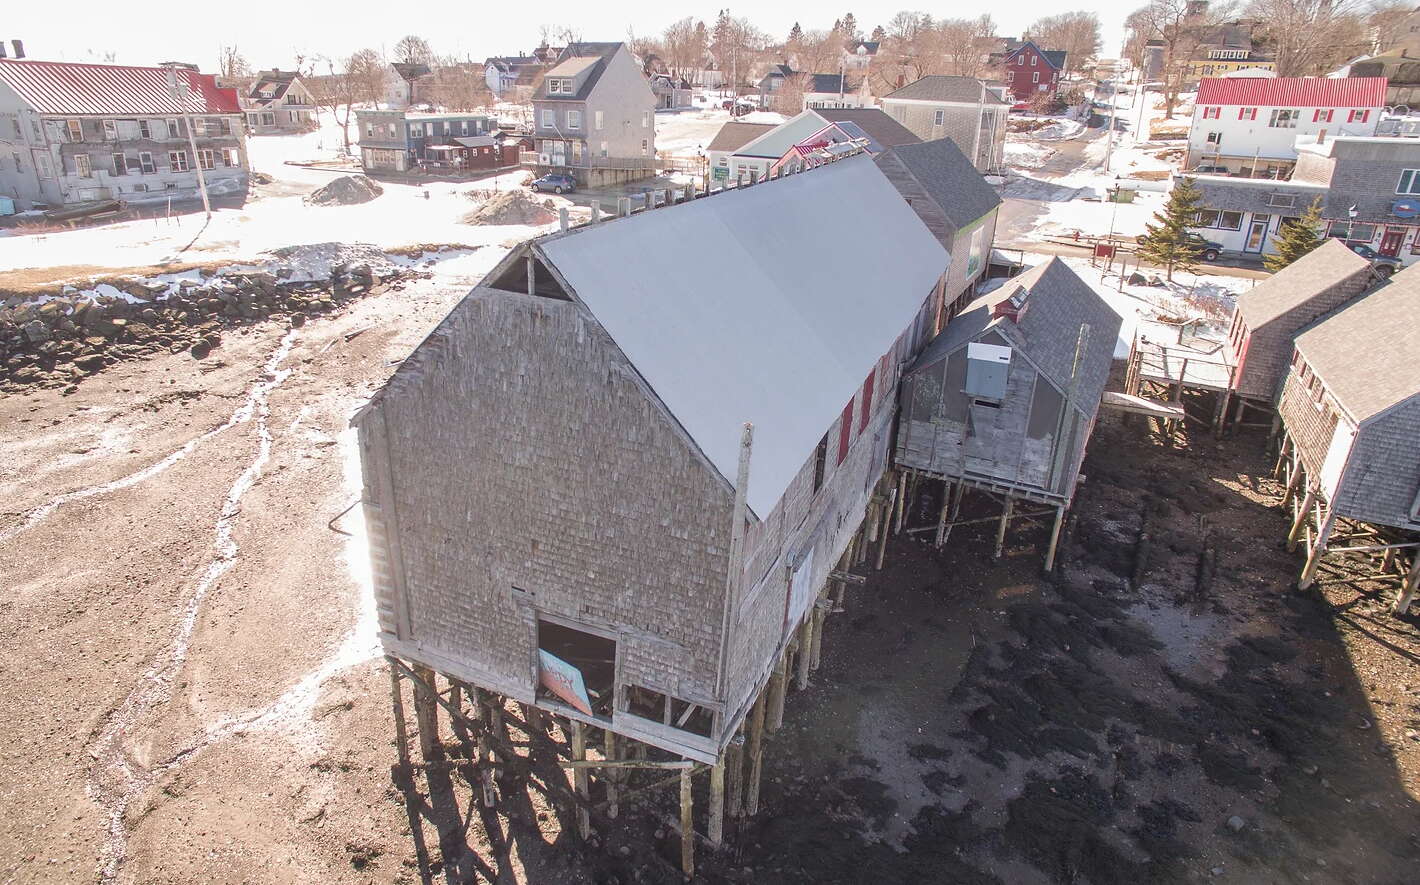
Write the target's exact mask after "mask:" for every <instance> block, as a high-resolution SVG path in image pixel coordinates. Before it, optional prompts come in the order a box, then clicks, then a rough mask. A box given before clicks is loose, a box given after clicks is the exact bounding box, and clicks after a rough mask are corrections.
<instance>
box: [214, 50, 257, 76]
mask: <svg viewBox="0 0 1420 885" xmlns="http://www.w3.org/2000/svg"><path fill="white" fill-rule="evenodd" d="M217 73H218V74H219V75H220V76H223V77H250V76H251V65H249V64H247V60H246V58H245V57H244V56H243V55H242V54H241V53H240V52H238V51H237V47H236V46H223V47H221V48H220V49H218V57H217Z"/></svg>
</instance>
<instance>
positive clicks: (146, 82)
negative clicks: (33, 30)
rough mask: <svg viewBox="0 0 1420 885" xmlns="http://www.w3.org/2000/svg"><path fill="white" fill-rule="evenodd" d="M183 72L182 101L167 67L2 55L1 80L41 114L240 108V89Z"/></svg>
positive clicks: (195, 111) (216, 111)
mask: <svg viewBox="0 0 1420 885" xmlns="http://www.w3.org/2000/svg"><path fill="white" fill-rule="evenodd" d="M178 76H179V77H180V78H182V77H186V79H187V85H188V95H187V100H186V101H185V102H183V103H179V102H178V101H176V100H175V99H174V98H173V97H172V94H171V93H170V92H169V90H168V74H167V71H166V70H164V69H163V68H140V67H125V66H120V65H81V64H69V63H67V62H52V61H29V60H25V61H19V60H14V59H0V81H3V82H4V83H5V84H6V85H7V86H9V87H10V88H11V89H13V90H15V92H16V94H18V95H19V96H20V97H21V98H22V99H24V100H25V101H26V102H28V103H29V104H30V106H31V107H33V108H34V109H35V110H36V111H38V112H39V113H41V114H76V115H88V114H113V115H123V114H180V113H183V112H184V111H186V112H187V113H190V114H237V113H241V105H240V103H239V101H238V100H237V91H236V90H235V89H219V88H218V87H217V80H216V78H215V77H214V76H212V75H211V74H200V73H198V72H196V71H183V70H179V71H178ZM184 104H185V105H186V107H184V106H183V105H184Z"/></svg>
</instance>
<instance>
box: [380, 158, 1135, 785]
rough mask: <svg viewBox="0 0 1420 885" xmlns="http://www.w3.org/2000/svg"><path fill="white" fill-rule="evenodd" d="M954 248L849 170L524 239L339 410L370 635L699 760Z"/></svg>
mask: <svg viewBox="0 0 1420 885" xmlns="http://www.w3.org/2000/svg"><path fill="white" fill-rule="evenodd" d="M864 218H871V219H872V223H871V224H864V223H862V219H864ZM835 228H837V229H839V231H840V233H841V235H842V238H843V239H844V241H851V242H852V248H851V249H828V250H825V249H824V248H823V242H824V241H825V240H824V238H825V236H833V235H834V234H833V231H834V229H835ZM703 255H714V256H716V261H717V264H719V266H720V267H722V268H724V269H725V272H705V271H701V270H688V268H691V267H693V266H695V265H696V264H697V263H698V262H699V261H700V256H703ZM947 265H948V255H947V253H946V251H945V250H944V249H943V248H942V247H941V246H940V245H939V244H938V242H937V241H936V239H934V238H933V236H932V235H931V234H930V233H929V232H928V231H927V230H926V228H925V227H924V226H923V225H922V223H921V222H920V221H919V220H918V219H917V217H916V216H915V215H914V214H913V212H912V210H911V209H910V208H909V207H908V206H907V205H906V203H905V202H903V200H902V199H901V198H900V197H899V196H898V194H897V192H896V191H895V190H894V189H893V187H892V185H891V184H890V183H889V182H888V181H887V179H886V178H885V177H884V176H883V175H882V173H881V172H880V171H879V170H878V169H877V167H876V166H875V165H874V164H873V162H872V160H871V159H869V158H867V157H852V158H848V159H844V160H841V161H838V162H836V163H833V164H831V165H828V166H825V167H823V168H821V169H817V170H814V171H812V172H805V173H801V174H798V175H793V176H789V177H786V178H781V179H777V180H772V181H768V182H764V183H761V184H758V185H754V186H752V187H744V188H738V189H733V190H730V191H727V192H724V193H717V194H715V195H712V196H708V197H702V198H700V199H696V200H693V201H690V202H681V203H679V204H676V205H670V206H667V207H665V208H658V209H654V210H651V211H646V212H642V213H639V214H636V215H633V216H631V217H628V218H619V219H616V220H612V221H606V222H602V223H593V224H587V225H583V226H580V227H576V228H573V229H571V230H567V231H562V232H558V233H553V234H549V235H547V236H543V237H539V238H537V239H534V240H531V241H529V242H527V243H525V244H523V245H522V246H520V247H518V248H517V249H515V250H514V251H513V252H512V253H511V254H510V255H509V256H508V257H507V258H506V259H505V260H504V261H503V262H502V263H501V264H499V265H498V267H497V268H496V269H495V270H494V271H493V272H492V273H490V274H489V275H488V277H487V278H485V279H484V281H483V282H482V283H480V284H479V285H478V287H477V288H475V289H474V290H473V291H472V292H471V293H469V295H468V296H466V297H465V298H464V299H463V300H462V301H461V302H460V303H459V304H458V305H457V306H456V307H455V308H454V309H453V310H452V311H451V312H450V314H449V315H448V316H447V317H446V318H445V319H444V320H443V321H442V322H441V323H440V324H439V326H438V327H437V328H436V329H435V330H434V332H433V333H432V334H431V335H430V336H429V337H428V339H426V340H425V341H424V343H423V344H421V345H420V346H419V347H418V348H417V349H416V350H415V351H414V353H413V354H411V355H410V357H409V358H408V359H407V360H406V361H405V362H404V364H403V365H402V366H401V367H400V368H399V370H398V371H397V372H396V373H395V375H394V376H393V378H392V379H391V380H390V381H389V383H388V384H387V385H386V386H385V387H384V388H383V389H382V390H380V391H379V392H378V393H377V394H376V395H375V396H374V398H373V399H372V401H371V402H370V403H369V405H368V406H367V407H366V408H364V409H363V410H362V411H361V412H360V414H359V415H358V416H357V417H356V419H355V425H356V426H357V427H358V430H359V437H360V448H361V455H362V462H363V466H364V476H365V494H364V505H365V513H366V519H367V521H368V525H369V530H370V539H371V548H372V558H373V564H374V569H373V571H374V576H375V592H376V598H377V601H378V611H379V623H380V636H381V639H382V641H383V643H384V646H385V649H386V650H387V652H388V653H389V654H391V655H393V656H396V657H398V658H400V659H403V660H407V661H410V662H413V663H415V664H418V665H423V666H427V667H430V668H433V669H435V670H437V671H439V672H440V673H443V674H445V675H447V676H449V677H452V678H454V679H457V680H460V681H462V682H463V683H466V684H469V685H472V686H477V687H480V688H482V689H485V690H488V691H492V692H496V693H497V694H499V695H503V696H506V697H509V698H512V699H515V700H517V701H520V702H523V703H526V704H535V705H536V706H537V707H538V708H541V709H543V710H546V711H550V712H552V713H555V714H556V715H559V716H564V717H567V718H568V719H571V720H573V721H574V722H580V723H585V724H588V725H594V726H597V727H600V728H603V729H606V730H607V732H608V734H613V733H614V734H615V735H618V736H624V737H628V738H632V739H635V740H637V741H641V742H644V743H647V744H650V745H653V746H656V747H660V748H662V749H665V750H668V751H671V752H673V753H676V754H678V755H680V756H682V757H685V758H688V759H694V760H701V761H704V762H708V763H715V762H717V760H719V759H720V758H721V754H722V751H723V749H724V748H725V745H726V743H727V742H728V741H729V740H730V739H731V737H732V736H733V735H734V734H735V733H736V730H737V729H738V728H739V727H740V726H741V724H742V722H743V721H744V720H745V718H746V714H747V713H748V712H749V710H750V709H751V706H752V705H753V704H755V702H756V699H759V698H761V693H762V692H763V690H764V688H765V686H766V684H767V683H769V682H770V680H771V677H772V676H775V674H778V676H777V678H778V679H779V680H780V684H781V685H782V680H783V666H784V658H785V651H786V648H787V647H788V646H789V645H790V643H791V642H792V641H793V640H794V637H795V635H796V631H802V629H803V626H804V625H806V624H809V623H811V622H812V617H813V611H814V610H815V601H816V600H817V599H818V598H819V597H820V594H821V592H822V590H823V588H824V587H825V585H826V583H827V582H828V580H829V576H830V573H831V572H833V571H834V570H835V568H836V563H838V561H839V560H840V559H841V558H842V557H843V556H844V553H845V549H846V548H847V546H848V545H849V543H850V539H851V538H852V537H853V536H854V533H855V532H856V531H857V530H858V529H859V526H860V524H861V523H862V522H863V518H864V513H865V511H866V510H867V509H868V508H869V506H870V500H872V496H873V493H874V489H875V486H876V485H877V484H878V480H879V477H880V476H881V475H882V474H883V472H884V470H885V468H886V465H887V455H888V439H889V436H890V433H891V426H892V421H893V416H894V402H895V396H896V391H897V380H898V373H899V367H900V366H901V365H903V364H905V363H906V362H907V361H908V360H910V359H911V358H912V357H913V356H914V355H915V354H916V353H917V352H918V351H919V350H920V348H921V347H922V345H923V344H924V343H925V342H926V341H927V340H928V338H930V337H931V335H932V334H933V333H934V331H935V324H936V316H937V314H938V312H939V311H940V309H941V302H942V295H943V281H944V279H945V276H946V270H947ZM1101 334H1107V333H1105V332H1101ZM801 635H802V634H801ZM805 651H807V650H805ZM712 813H713V812H712Z"/></svg>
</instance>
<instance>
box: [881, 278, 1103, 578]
mask: <svg viewBox="0 0 1420 885" xmlns="http://www.w3.org/2000/svg"><path fill="white" fill-rule="evenodd" d="M1119 327H1120V318H1119V315H1118V314H1117V313H1115V312H1114V310H1113V309H1112V308H1111V307H1110V306H1109V305H1108V304H1106V303H1105V302H1104V300H1103V299H1101V298H1100V296H1099V295H1098V294H1096V293H1095V291H1094V290H1093V289H1091V288H1090V286H1089V285H1088V284H1086V283H1085V282H1084V281H1083V280H1081V279H1080V278H1079V277H1078V276H1076V275H1075V272H1074V271H1072V270H1070V268H1069V267H1067V266H1066V265H1065V264H1064V262H1062V261H1060V259H1058V258H1052V259H1050V260H1049V261H1047V262H1045V263H1043V264H1041V265H1038V266H1037V267H1035V268H1032V269H1031V270H1029V271H1027V272H1026V273H1024V274H1021V275H1020V276H1019V277H1016V278H1014V279H1012V280H1010V281H1009V282H1007V283H1006V284H1005V285H1004V286H1002V287H1000V288H999V289H996V290H995V291H993V292H990V293H988V294H986V295H983V296H981V297H980V298H978V299H977V300H976V301H974V302H972V303H971V304H969V305H967V307H966V309H965V310H963V311H962V312H961V314H960V315H958V316H957V317H956V318H954V319H953V320H952V321H951V322H950V323H948V324H947V327H946V328H945V329H944V330H943V331H942V334H940V335H938V336H937V338H936V340H934V341H933V342H932V343H931V345H930V346H929V347H927V349H926V350H925V351H924V352H923V353H922V355H921V356H920V357H918V358H917V360H916V361H915V362H914V363H913V364H912V366H911V367H909V368H908V370H907V372H906V374H905V376H904V379H903V397H902V417H901V419H900V422H899V427H898V433H897V452H896V463H897V465H898V466H899V467H900V468H905V469H908V470H911V471H914V472H916V473H918V474H920V475H921V476H925V477H930V478H934V479H941V480H943V481H945V482H946V483H948V484H949V485H950V486H952V487H954V488H955V500H954V502H953V505H952V511H953V513H954V512H955V511H956V509H958V508H959V507H960V501H961V495H962V493H964V492H965V490H966V489H968V488H970V489H975V490H978V491H981V492H986V493H990V494H993V495H996V496H999V497H1000V498H1001V499H1002V500H1003V502H1004V504H1005V512H1004V515H1003V518H1002V522H1001V529H1000V532H999V533H998V536H997V551H998V555H999V551H1000V548H1001V540H1002V539H1003V538H1004V533H1005V529H1006V525H1007V523H1008V522H1009V521H1010V518H1011V513H1012V507H1013V503H1012V502H1014V501H1016V500H1021V501H1034V502H1038V503H1041V504H1045V505H1047V507H1049V508H1052V509H1053V511H1054V515H1055V517H1056V523H1055V525H1056V531H1057V532H1058V530H1059V525H1060V522H1059V516H1060V514H1062V513H1063V512H1064V510H1065V508H1066V507H1068V506H1069V504H1070V499H1071V497H1072V495H1073V494H1074V491H1075V482H1076V479H1077V477H1078V476H1079V470H1080V464H1081V462H1082V461H1083V460H1084V457H1085V446H1086V443H1087V442H1088V440H1089V437H1090V431H1091V430H1092V429H1093V426H1094V420H1095V415H1096V413H1097V412H1098V410H1099V406H1100V398H1101V396H1102V394H1103V393H1104V387H1105V382H1106V381H1107V380H1108V378H1109V370H1110V364H1111V362H1112V360H1113V358H1114V349H1115V342H1116V341H1117V339H1118V337H1119ZM948 515H949V513H948V506H947V496H946V495H945V494H944V495H943V500H942V521H941V523H940V525H939V528H938V533H937V539H938V543H941V540H942V536H943V528H945V527H946V526H947V522H946V519H947V517H948ZM1054 547H1055V536H1054V535H1052V540H1051V546H1050V552H1049V553H1047V554H1046V568H1047V569H1048V568H1050V566H1051V564H1052V563H1051V560H1052V558H1053V557H1052V555H1051V554H1052V553H1053V552H1054Z"/></svg>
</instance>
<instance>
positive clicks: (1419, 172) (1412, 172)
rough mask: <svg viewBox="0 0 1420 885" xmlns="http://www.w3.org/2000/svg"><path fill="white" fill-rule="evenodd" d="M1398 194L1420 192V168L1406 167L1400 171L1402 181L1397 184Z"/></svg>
mask: <svg viewBox="0 0 1420 885" xmlns="http://www.w3.org/2000/svg"><path fill="white" fill-rule="evenodd" d="M1395 192H1396V193H1398V194H1420V169H1406V170H1405V171H1404V172H1402V173H1400V183H1399V184H1397V185H1396V186H1395Z"/></svg>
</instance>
